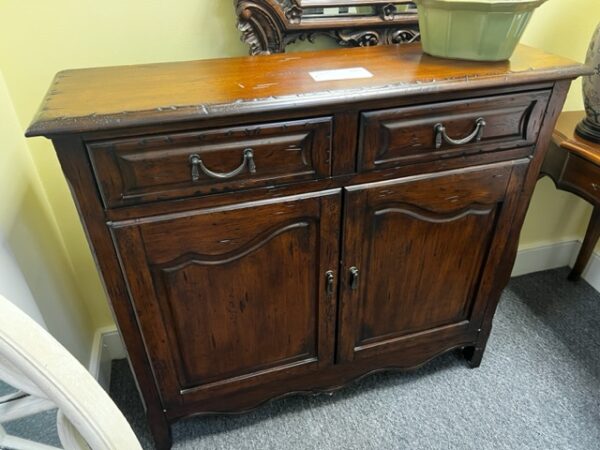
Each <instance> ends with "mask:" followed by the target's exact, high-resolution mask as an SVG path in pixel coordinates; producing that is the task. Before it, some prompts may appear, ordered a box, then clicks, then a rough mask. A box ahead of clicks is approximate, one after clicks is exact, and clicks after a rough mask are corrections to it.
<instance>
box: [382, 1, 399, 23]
mask: <svg viewBox="0 0 600 450" xmlns="http://www.w3.org/2000/svg"><path fill="white" fill-rule="evenodd" d="M395 14H396V5H394V4H393V3H388V4H387V5H383V6H382V7H381V18H382V19H383V20H394V16H395Z"/></svg>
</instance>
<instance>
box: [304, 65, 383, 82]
mask: <svg viewBox="0 0 600 450" xmlns="http://www.w3.org/2000/svg"><path fill="white" fill-rule="evenodd" d="M308 73H309V74H310V76H311V77H312V79H313V80H315V81H333V80H355V79H357V78H371V77H372V76H373V74H372V73H371V72H369V71H368V70H367V69H365V68H364V67H350V68H348V69H335V70H318V71H316V72H308Z"/></svg>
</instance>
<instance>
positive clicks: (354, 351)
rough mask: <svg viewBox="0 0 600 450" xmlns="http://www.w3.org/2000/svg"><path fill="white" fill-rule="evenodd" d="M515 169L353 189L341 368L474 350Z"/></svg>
mask: <svg viewBox="0 0 600 450" xmlns="http://www.w3.org/2000/svg"><path fill="white" fill-rule="evenodd" d="M511 166H512V165H511V164H510V163H509V164H500V165H495V166H493V167H488V168H485V169H481V168H472V169H467V170H462V171H456V172H450V173H446V174H438V175H429V176H420V177H411V178H408V179H400V180H392V181H385V182H377V183H371V184H366V185H361V186H355V187H350V188H348V189H347V192H346V202H345V205H346V206H345V216H344V217H345V219H344V244H343V253H344V256H343V267H342V270H343V275H342V280H343V283H342V285H341V293H340V295H341V298H342V302H341V311H340V330H339V357H338V359H340V360H345V361H350V360H355V359H360V358H365V357H371V356H375V355H381V354H384V353H389V352H400V353H399V354H398V359H396V360H393V361H394V365H396V362H398V364H397V365H399V366H402V365H403V355H404V356H406V358H407V359H406V360H407V361H408V360H410V361H411V363H410V364H407V365H414V363H415V362H417V363H420V362H425V361H426V360H427V359H429V358H431V357H432V356H434V355H435V354H436V353H439V352H441V351H443V350H448V349H450V348H451V347H453V346H458V345H459V344H461V343H463V344H466V343H467V342H466V341H472V340H473V336H475V335H476V333H477V327H478V323H477V321H478V318H479V317H481V315H482V313H483V308H484V307H485V303H486V298H484V297H485V295H484V294H483V293H482V292H481V291H480V289H479V286H480V283H481V280H482V277H483V275H484V272H485V271H486V267H487V266H488V263H487V261H488V259H489V255H490V252H491V250H492V248H493V246H494V238H495V236H496V235H499V234H500V233H497V232H496V231H497V229H498V227H499V224H500V223H501V219H503V218H504V220H505V221H506V220H508V221H510V218H509V215H510V214H511V212H510V211H508V209H509V208H504V207H503V200H504V199H505V196H506V195H507V194H506V192H507V186H508V184H509V179H510V176H511V173H512V167H511ZM496 250H497V251H499V250H500V249H498V248H497V249H496ZM493 270H494V269H493V267H492V268H491V271H490V273H492V272H493ZM480 294H481V295H480ZM461 340H463V341H464V342H461ZM402 352H404V353H402ZM407 352H413V354H410V355H409V354H408V353H407ZM415 352H417V353H418V352H421V353H422V354H419V355H415V354H414V353H415Z"/></svg>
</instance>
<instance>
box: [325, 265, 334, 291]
mask: <svg viewBox="0 0 600 450" xmlns="http://www.w3.org/2000/svg"><path fill="white" fill-rule="evenodd" d="M334 279H335V278H334V276H333V270H328V271H327V272H325V284H326V285H327V287H326V291H327V295H331V294H333V281H334Z"/></svg>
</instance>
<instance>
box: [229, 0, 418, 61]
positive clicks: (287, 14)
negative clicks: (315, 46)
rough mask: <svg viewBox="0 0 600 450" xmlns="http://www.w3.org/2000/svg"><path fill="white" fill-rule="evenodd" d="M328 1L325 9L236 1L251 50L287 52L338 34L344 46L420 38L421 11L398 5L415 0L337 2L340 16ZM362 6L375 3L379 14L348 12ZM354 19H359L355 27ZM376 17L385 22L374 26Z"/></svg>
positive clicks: (290, 0)
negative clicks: (302, 42) (299, 43)
mask: <svg viewBox="0 0 600 450" xmlns="http://www.w3.org/2000/svg"><path fill="white" fill-rule="evenodd" d="M322 3H323V5H322V6H323V7H322V8H320V7H317V6H315V5H314V2H311V7H310V8H303V7H302V0H234V4H235V7H236V14H237V17H238V25H237V26H238V29H239V30H240V32H241V35H242V36H241V38H242V40H243V41H244V42H246V43H247V44H248V46H249V47H250V54H251V55H259V54H270V53H281V52H284V51H285V47H286V46H287V45H288V44H290V43H292V42H295V41H297V40H308V41H310V42H312V41H313V40H314V38H315V36H317V35H325V36H328V37H330V38H332V39H335V40H336V41H337V42H338V43H339V44H340V45H344V46H361V47H364V46H371V45H380V44H399V43H406V42H414V41H417V40H418V39H419V37H420V34H419V29H418V20H417V15H416V10H413V9H409V10H408V11H405V10H402V11H399V10H398V7H397V5H398V4H401V3H405V4H412V2H408V1H404V2H402V1H398V2H394V3H390V2H389V0H388V1H385V0H370V1H369V0H366V1H364V2H359V3H360V4H357V3H356V2H349V4H348V5H337V7H338V8H340V9H339V10H340V12H341V13H340V14H339V16H331V15H327V14H325V11H326V10H325V9H324V8H325V7H328V2H327V1H325V0H324V1H323V2H322ZM356 6H371V7H372V8H373V14H372V15H367V16H365V15H356V16H354V17H353V16H351V15H348V13H347V11H349V10H350V8H353V7H356ZM307 11H309V12H310V16H309V15H308V14H309V13H308V12H307ZM319 12H320V13H322V14H323V16H319ZM304 15H306V16H307V17H305V16H304ZM349 18H352V19H353V20H352V21H351V25H350V26H348V23H349ZM308 19H310V20H308ZM374 21H375V22H377V21H378V22H379V24H377V23H376V24H375V25H374V24H373V22H374Z"/></svg>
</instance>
